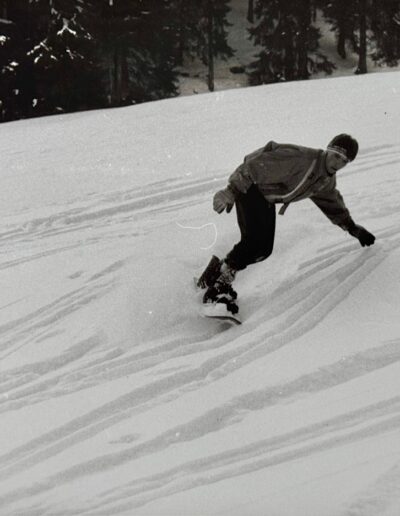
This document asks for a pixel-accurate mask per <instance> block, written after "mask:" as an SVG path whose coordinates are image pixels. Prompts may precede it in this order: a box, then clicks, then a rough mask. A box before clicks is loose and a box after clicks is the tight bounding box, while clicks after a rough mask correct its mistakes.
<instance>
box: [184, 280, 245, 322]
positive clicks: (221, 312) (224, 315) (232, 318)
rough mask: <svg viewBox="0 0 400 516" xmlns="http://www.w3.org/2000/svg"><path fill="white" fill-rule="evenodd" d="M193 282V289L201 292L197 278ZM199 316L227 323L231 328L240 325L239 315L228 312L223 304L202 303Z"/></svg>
mask: <svg viewBox="0 0 400 516" xmlns="http://www.w3.org/2000/svg"><path fill="white" fill-rule="evenodd" d="M193 282H194V287H195V289H196V290H197V291H199V290H201V286H200V285H199V278H196V277H194V278H193ZM200 315H201V316H202V317H204V318H206V319H214V320H217V321H221V322H226V323H229V324H231V325H232V326H239V325H240V324H242V321H241V320H240V317H239V315H238V314H233V313H232V312H230V311H229V310H228V308H227V306H226V304H225V303H202V305H201V308H200Z"/></svg>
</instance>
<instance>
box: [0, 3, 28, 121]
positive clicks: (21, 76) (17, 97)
mask: <svg viewBox="0 0 400 516" xmlns="http://www.w3.org/2000/svg"><path fill="white" fill-rule="evenodd" d="M28 1H29V0H25V1H24V0H21V1H19V2H14V1H8V0H2V1H1V4H0V13H1V20H0V103H1V106H0V112H1V120H13V119H16V118H21V117H25V116H31V114H32V102H33V98H34V91H35V88H34V80H33V73H32V70H31V68H30V66H29V60H28V59H27V56H26V52H27V49H28V48H29V44H28V43H27V41H28V40H29V35H30V31H29V30H28V31H27V28H28V27H29V28H31V27H32V25H33V24H32V21H33V20H31V23H28V21H27V11H24V8H25V7H29V6H28V5H27V4H28Z"/></svg>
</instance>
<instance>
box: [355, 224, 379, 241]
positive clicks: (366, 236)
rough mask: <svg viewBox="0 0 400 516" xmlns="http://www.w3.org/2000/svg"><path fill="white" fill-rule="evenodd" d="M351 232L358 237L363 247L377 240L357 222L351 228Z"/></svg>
mask: <svg viewBox="0 0 400 516" xmlns="http://www.w3.org/2000/svg"><path fill="white" fill-rule="evenodd" d="M349 233H350V235H351V236H353V237H355V238H357V239H358V241H359V242H360V244H361V245H362V246H363V247H365V246H370V245H373V244H374V242H375V236H374V235H373V234H372V233H370V232H369V231H367V230H366V229H365V228H363V227H362V226H359V225H357V224H354V226H353V227H351V228H350V229H349Z"/></svg>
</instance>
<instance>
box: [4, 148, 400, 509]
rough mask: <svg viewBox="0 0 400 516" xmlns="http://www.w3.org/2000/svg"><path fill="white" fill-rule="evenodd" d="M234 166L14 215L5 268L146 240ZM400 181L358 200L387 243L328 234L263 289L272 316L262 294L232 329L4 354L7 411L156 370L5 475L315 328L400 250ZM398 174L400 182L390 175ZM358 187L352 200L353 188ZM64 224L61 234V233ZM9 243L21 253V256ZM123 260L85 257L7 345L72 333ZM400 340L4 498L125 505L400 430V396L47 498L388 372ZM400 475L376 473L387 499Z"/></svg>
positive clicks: (9, 463) (8, 333)
mask: <svg viewBox="0 0 400 516" xmlns="http://www.w3.org/2000/svg"><path fill="white" fill-rule="evenodd" d="M399 157H400V148H398V147H394V146H380V147H375V148H370V149H367V150H366V151H364V152H363V154H362V155H361V156H360V158H359V160H358V162H357V164H356V165H355V166H354V170H353V171H352V174H354V175H357V174H361V173H364V172H366V171H368V170H371V169H372V168H374V167H376V166H377V165H378V164H379V167H380V168H381V169H385V167H393V168H395V167H396V165H397V163H398V162H399ZM225 180H226V172H224V173H222V172H218V173H217V174H215V175H213V176H210V177H208V178H206V179H201V180H192V179H185V180H182V179H176V180H175V181H171V180H168V181H165V182H159V183H156V184H154V185H148V186H145V187H142V188H136V189H132V190H131V191H129V192H114V193H112V194H110V195H106V196H99V198H91V199H90V200H89V199H87V200H86V201H87V202H86V204H85V203H84V202H83V203H82V202H81V204H82V205H81V206H72V207H71V206H70V207H65V206H64V207H62V209H60V210H59V211H57V207H56V206H55V207H53V209H54V213H53V214H52V215H51V216H48V217H38V218H34V219H31V220H30V219H28V220H25V221H22V222H21V221H19V222H17V223H10V224H7V225H6V226H5V227H2V228H0V243H1V246H2V247H1V251H0V270H4V269H8V270H10V271H13V270H14V269H15V268H18V267H21V266H26V265H30V264H32V263H34V262H37V261H40V260H42V259H45V258H48V257H52V256H54V255H61V256H62V255H63V253H67V252H69V251H71V250H74V249H79V248H80V247H81V246H82V244H84V245H85V246H89V247H90V245H91V244H96V243H98V242H100V241H102V242H105V241H112V240H113V239H115V240H116V241H118V242H121V241H122V240H123V239H126V240H127V241H131V240H132V241H134V240H135V238H136V237H138V236H141V235H146V234H148V233H149V232H151V231H153V230H154V229H159V228H160V227H162V226H164V225H168V224H171V223H173V222H174V221H175V220H178V219H179V220H180V214H182V212H183V210H186V209H191V208H193V207H195V206H196V205H200V204H202V203H205V202H209V199H210V196H211V194H212V192H213V191H215V190H216V189H217V188H218V187H220V186H222V185H223V184H224V182H225ZM392 182H393V186H394V187H393V190H392V191H388V190H387V189H386V190H385V191H382V202H380V201H379V195H378V198H377V193H376V191H375V190H374V191H373V189H370V190H368V189H367V188H366V192H363V199H362V201H360V202H359V203H358V206H359V209H360V211H361V212H360V214H359V215H360V218H362V216H364V217H367V218H370V217H371V216H373V217H374V219H375V220H379V219H382V220H385V219H386V218H387V220H390V225H385V226H384V229H381V230H380V231H378V232H377V235H376V236H377V238H378V240H377V244H376V245H375V246H374V247H372V248H371V249H368V250H360V248H359V247H358V246H357V245H355V244H354V241H353V240H351V241H350V240H348V239H343V238H338V243H337V244H335V245H331V246H328V247H325V248H324V247H322V248H321V250H320V253H319V254H318V256H316V257H315V258H312V259H308V260H307V261H303V263H301V264H299V268H298V270H297V271H296V273H295V274H293V275H289V277H288V278H287V279H285V280H284V281H283V282H281V284H280V285H279V288H277V290H276V291H274V292H272V293H269V294H264V298H263V299H266V296H267V295H268V301H267V302H268V315H267V316H266V314H265V306H263V303H260V305H261V308H260V309H258V310H257V309H256V310H254V311H252V313H250V314H249V316H248V318H247V320H246V322H245V324H244V325H243V326H242V327H241V328H235V329H234V330H233V329H230V330H227V331H225V329H224V328H223V327H218V326H216V327H215V328H213V329H212V330H210V329H209V328H206V326H204V330H203V331H201V332H198V333H194V334H193V335H183V336H176V335H175V336H174V335H171V336H170V337H166V338H165V339H161V340H156V341H154V342H150V343H148V344H147V345H146V346H145V347H144V346H141V347H139V348H138V349H135V348H133V349H130V350H126V349H124V348H119V347H115V348H112V349H110V348H108V347H107V346H105V345H104V343H103V341H102V337H101V335H99V334H96V333H94V334H92V335H89V336H85V338H84V339H82V340H79V339H78V338H76V341H75V342H72V343H71V345H70V346H69V347H68V348H67V349H65V350H64V351H63V352H62V353H60V354H55V355H54V356H50V357H47V358H43V359H42V360H39V361H36V362H35V361H33V362H30V363H27V364H25V365H22V366H19V367H15V366H14V367H12V368H9V369H4V368H2V370H1V374H0V412H1V413H2V414H8V413H12V412H18V411H19V410H23V409H25V408H29V407H33V406H34V405H36V404H42V403H46V402H50V401H51V400H55V399H57V398H62V397H65V396H69V395H73V394H74V393H78V392H80V391H82V392H83V391H85V390H90V389H95V388H97V387H102V386H104V385H107V384H108V383H109V382H116V381H119V380H121V379H123V378H126V377H130V376H132V375H143V378H146V381H143V382H142V383H141V384H140V385H139V386H136V387H134V388H132V389H131V390H129V389H128V390H126V392H123V393H122V394H120V395H119V396H117V397H116V398H115V399H112V400H110V401H105V402H104V403H103V404H100V405H99V406H97V407H95V408H93V410H92V411H89V412H87V413H85V414H83V415H80V416H77V417H74V418H72V419H70V420H69V421H67V422H66V423H64V424H61V425H60V426H57V427H55V428H53V429H51V430H49V431H48V432H43V433H42V434H41V435H38V436H36V437H34V438H32V439H31V440H27V441H26V442H24V443H23V444H21V445H19V446H17V447H15V448H14V449H12V450H11V451H7V452H6V453H1V455H0V479H1V480H2V481H3V480H10V479H12V478H13V477H16V478H17V479H18V475H19V474H21V473H23V472H25V471H27V470H29V469H30V468H34V467H36V466H38V465H39V466H40V465H42V464H46V461H48V460H51V459H53V458H54V457H56V456H57V455H59V454H62V453H64V452H66V451H68V450H69V449H70V448H72V447H74V446H76V445H79V444H82V443H84V442H85V441H87V440H90V439H91V438H94V437H95V436H97V435H99V434H101V433H102V432H104V431H106V430H107V429H110V428H112V427H114V426H115V425H118V424H120V423H121V422H123V421H126V420H129V419H131V418H133V417H134V416H135V415H136V414H145V413H146V412H148V411H152V410H157V407H162V406H164V405H165V404H167V403H172V402H173V401H176V400H179V399H180V398H181V397H183V396H185V395H186V394H188V393H193V392H201V391H202V389H205V388H206V387H207V386H210V385H213V384H215V386H216V388H218V382H219V381H221V380H223V379H226V378H229V376H230V375H234V374H236V373H237V372H239V371H240V370H243V369H245V368H246V367H247V366H248V365H249V364H252V363H253V362H255V361H257V360H260V359H262V358H263V357H266V356H268V355H269V354H272V353H274V352H276V351H278V350H280V349H281V348H284V347H285V346H288V345H290V344H291V343H292V342H293V341H295V339H298V338H299V337H301V336H303V335H305V334H306V333H307V332H309V331H311V330H313V329H314V328H315V327H316V326H317V325H318V324H319V323H320V322H321V320H323V319H324V318H325V317H326V316H328V315H329V314H330V313H331V312H332V311H333V310H334V308H335V307H337V306H338V305H339V304H340V303H341V302H342V301H343V300H344V299H345V298H346V297H347V296H348V295H350V294H351V292H352V291H353V290H354V289H355V288H356V287H357V286H358V285H360V283H361V282H362V281H363V280H364V279H365V278H366V277H367V276H368V275H370V274H371V273H372V272H373V271H374V270H376V269H377V267H378V266H379V265H381V264H382V263H383V262H384V260H385V259H387V257H388V256H389V255H393V254H394V253H397V254H398V253H399V252H400V225H399V222H400V207H399V205H398V197H397V196H396V192H398V191H399V190H400V189H399V185H398V183H399V178H398V175H397V177H396V175H395V174H394V175H393V176H392ZM385 185H386V187H387V185H388V182H387V181H386V182H385ZM382 186H383V185H382ZM391 192H392V193H391ZM372 198H374V204H373V205H371V199H372ZM348 199H349V200H348V204H349V205H351V196H350V197H349V198H348ZM383 199H384V201H383ZM371 210H372V212H371ZM25 215H27V214H25ZM28 215H29V214H28ZM21 217H22V215H21ZM139 220H140V224H138V225H136V226H135V224H134V222H136V221H139ZM88 227H90V228H91V232H90V238H89V239H88V240H86V241H84V242H82V235H83V234H85V229H87V228H88ZM135 227H136V229H133V228H135ZM60 236H62V238H60V239H59V238H58V237H60ZM346 238H347V237H346ZM10 250H12V253H10ZM10 254H11V255H12V259H10V258H9V256H10ZM124 265H125V260H124V259H117V260H115V261H114V262H112V263H109V264H108V265H106V266H105V267H104V269H102V270H100V271H98V272H95V273H93V274H91V275H90V276H88V277H86V276H84V277H83V276H82V277H81V273H80V272H79V271H76V272H75V273H73V275H72V277H73V278H75V279H76V280H77V281H78V282H79V286H78V287H76V288H75V289H72V290H70V291H68V292H65V293H64V294H63V295H62V296H61V297H58V298H56V299H52V300H51V301H50V302H48V303H46V304H43V305H42V306H40V307H38V308H36V309H35V310H33V311H31V312H28V313H25V314H24V315H23V316H21V317H18V318H16V319H15V320H12V321H8V322H6V323H4V324H1V323H0V357H1V358H2V360H3V361H4V363H5V364H6V363H7V362H6V360H7V358H8V357H11V356H12V355H13V353H15V352H17V351H18V350H20V349H21V347H23V346H34V345H37V346H39V345H40V344H41V343H43V342H48V341H51V338H52V337H54V336H56V335H59V334H62V333H63V331H64V329H63V328H64V327H63V321H64V320H65V319H66V318H68V317H70V316H71V314H74V313H76V312H79V310H81V309H82V307H85V306H89V305H90V304H91V303H93V302H96V301H97V300H99V299H102V298H103V297H104V296H106V295H107V294H108V293H110V292H112V291H113V288H114V286H115V279H116V277H117V276H118V274H119V273H120V272H121V271H122V270H123V267H124ZM316 285H318V288H317V289H316V288H315V286H316ZM259 295H260V296H261V294H259ZM15 303H18V300H16V301H15ZM9 308H10V306H4V307H0V316H1V312H2V310H6V309H9ZM221 330H222V331H221ZM398 344H399V343H398V341H393V342H384V343H380V344H379V345H377V346H376V347H373V348H368V349H365V350H362V351H360V352H358V353H355V354H352V355H349V356H346V357H343V359H341V360H339V361H336V362H332V363H329V364H326V365H325V366H323V367H318V368H317V369H315V370H313V371H311V372H307V373H304V374H301V375H300V376H298V377H292V378H291V379H289V380H288V381H286V382H285V383H281V384H276V385H268V386H266V387H265V388H263V389H261V390H254V391H250V392H247V393H246V394H243V395H241V396H234V397H232V398H231V399H230V400H229V401H227V402H224V403H223V404H220V405H218V406H216V407H215V408H213V409H211V410H205V411H204V412H203V413H202V414H201V415H199V416H198V417H195V418H194V419H192V420H191V421H187V422H184V423H178V424H177V425H176V426H171V428H170V429H169V430H168V431H166V432H163V433H160V434H159V435H156V436H154V437H152V438H149V439H147V440H142V439H141V438H140V436H139V437H138V438H137V439H134V440H133V442H129V439H128V440H127V441H126V442H125V443H122V444H124V446H123V448H122V449H120V451H114V452H110V451H109V448H108V449H107V451H106V452H105V453H104V454H103V455H100V456H98V457H96V458H92V459H88V460H85V459H83V460H82V461H81V462H78V463H77V464H75V465H72V466H67V467H65V468H64V469H61V470H60V471H59V472H58V473H55V474H52V475H49V476H47V477H46V478H45V479H39V480H38V481H36V482H34V483H33V484H32V485H31V486H25V485H23V484H21V485H19V486H18V487H16V488H14V489H11V490H9V491H6V492H3V493H2V495H1V496H0V508H1V509H0V510H1V512H2V513H3V514H9V515H11V514H18V515H21V516H22V515H24V514H26V515H29V516H32V515H35V514H37V515H39V514H40V515H42V514H51V515H53V516H56V515H58V514H60V515H61V514H63V515H69V514H71V515H72V514H78V513H79V514H93V515H94V514H96V515H109V514H119V513H123V512H125V511H130V510H132V509H134V508H138V507H141V506H144V505H145V504H147V503H149V502H153V501H154V500H156V499H158V498H162V497H166V496H169V495H171V494H173V493H179V492H184V491H185V490H189V489H192V488H194V487H198V486H203V485H208V484H212V483H215V482H219V481H222V480H225V479H229V478H234V477H235V476H239V475H245V474H247V473H249V472H252V471H257V470H259V469H263V468H269V467H272V466H275V465H277V464H281V463H284V462H287V461H294V460H297V459H300V458H302V457H307V456H310V455H312V454H316V453H321V452H323V451H325V450H329V449H334V448H336V447H340V446H344V445H346V444H348V443H353V442H358V441H360V440H365V439H370V438H371V437H374V436H376V435H381V434H385V433H395V432H398V428H399V424H400V396H393V397H391V398H387V399H385V400H384V401H381V402H371V404H369V405H367V406H362V407H360V408H358V409H355V410H353V411H351V412H346V413H344V414H341V415H338V416H333V417H331V418H329V419H325V420H323V421H321V422H316V423H311V424H309V425H307V426H302V427H300V428H299V429H298V430H297V431H293V432H288V433H286V434H280V435H277V436H275V437H268V438H265V439H261V440H258V441H254V442H252V443H251V444H244V445H242V446H233V445H232V446H231V447H230V449H229V450H228V451H224V452H221V453H210V454H209V455H208V456H204V457H202V458H199V459H193V460H188V461H186V462H183V463H181V464H178V465H176V466H173V467H166V468H165V469H164V470H161V471H159V472H158V471H157V472H156V471H155V472H154V473H153V474H152V475H143V476H139V477H138V478H136V479H134V480H131V481H125V480H121V482H120V484H119V485H117V486H114V487H112V488H110V489H109V490H104V491H103V492H101V493H99V494H97V495H96V497H95V498H94V499H90V500H88V501H87V502H86V504H83V505H82V504H81V506H80V507H79V509H76V508H71V509H67V508H64V509H60V508H57V507H54V506H52V505H51V504H50V502H48V503H47V502H46V493H48V492H50V491H51V490H52V489H62V488H63V486H67V485H68V484H69V483H71V482H75V481H78V480H79V479H81V478H83V477H86V476H88V475H99V474H101V473H107V472H112V471H114V470H115V469H116V468H119V467H121V466H123V465H124V464H126V463H132V462H134V461H138V460H140V459H143V458H149V457H151V456H152V455H153V454H156V453H161V452H165V451H167V450H168V449H169V448H173V449H174V450H177V451H176V453H177V454H178V453H179V447H180V446H187V445H188V443H195V442H196V441H197V440H201V439H203V438H204V437H206V436H208V435H210V434H212V433H214V432H218V431H220V430H221V429H226V428H228V427H229V426H233V425H238V424H239V423H240V422H243V421H245V420H246V418H247V417H249V415H254V414H255V413H257V412H258V411H262V410H265V409H267V408H273V407H274V406H276V405H280V404H289V403H292V402H295V401H298V400H299V399H304V398H307V397H308V396H310V395H315V394H318V393H320V392H322V391H325V390H328V389H331V388H334V387H337V386H340V385H341V384H344V383H346V382H350V381H354V380H357V379H359V378H361V377H363V376H365V375H369V374H375V373H379V371H381V370H384V369H385V368H390V367H398V366H399V364H400V349H399V346H398ZM177 359H186V360H185V364H186V365H179V366H178V367H176V368H175V367H172V366H171V365H170V364H173V363H174V362H175V361H176V360H177ZM180 364H182V362H180ZM122 478H123V477H122ZM399 478H400V470H399V465H397V466H395V467H393V468H392V469H391V470H390V471H388V472H387V473H386V474H385V475H384V478H383V479H378V480H377V482H376V485H375V486H374V489H375V490H378V491H379V490H380V489H382V490H386V491H388V493H387V494H388V496H387V497H386V496H385V500H386V502H385V503H386V504H387V505H388V504H389V503H390V499H391V497H392V498H395V497H396V496H398V495H397V492H396V487H395V486H397V485H398V481H399ZM388 479H389V481H388ZM391 486H392V487H391ZM18 500H22V501H23V502H24V505H23V508H21V507H19V508H16V509H13V504H14V503H15V502H16V501H18ZM388 500H389V501H388ZM381 503H382V504H384V502H381ZM382 508H383V506H380V505H379V503H378V502H377V501H376V497H375V496H373V495H371V494H370V493H369V492H366V493H365V494H364V495H360V497H359V499H357V500H356V501H354V502H353V503H352V504H350V505H349V506H348V507H347V508H346V511H345V514H348V515H358V514H371V515H372V514H378V513H379V512H380V511H381V510H382ZM385 508H386V506H385Z"/></svg>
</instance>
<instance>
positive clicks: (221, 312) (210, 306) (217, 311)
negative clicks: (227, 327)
mask: <svg viewBox="0 0 400 516" xmlns="http://www.w3.org/2000/svg"><path fill="white" fill-rule="evenodd" d="M201 314H202V315H203V317H206V318H208V319H216V320H218V321H223V322H228V323H230V324H234V325H237V326H238V325H240V324H242V321H241V320H240V318H239V316H238V315H237V314H233V313H231V312H230V311H229V310H228V308H227V306H226V304H224V303H205V304H204V305H203V307H202V309H201Z"/></svg>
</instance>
